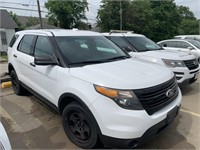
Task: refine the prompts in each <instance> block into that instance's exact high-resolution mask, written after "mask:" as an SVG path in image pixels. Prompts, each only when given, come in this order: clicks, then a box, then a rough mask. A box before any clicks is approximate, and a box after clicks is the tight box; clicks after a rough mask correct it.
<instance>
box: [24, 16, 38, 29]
mask: <svg viewBox="0 0 200 150" xmlns="http://www.w3.org/2000/svg"><path fill="white" fill-rule="evenodd" d="M37 24H39V19H37V18H35V17H29V18H28V22H27V23H26V27H30V26H33V25H37Z"/></svg>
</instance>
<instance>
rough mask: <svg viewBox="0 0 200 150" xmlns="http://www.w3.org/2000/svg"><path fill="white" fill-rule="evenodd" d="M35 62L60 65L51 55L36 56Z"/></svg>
mask: <svg viewBox="0 0 200 150" xmlns="http://www.w3.org/2000/svg"><path fill="white" fill-rule="evenodd" d="M34 63H35V64H36V65H42V66H45V65H58V62H57V60H55V59H52V58H51V57H50V56H39V57H38V56H37V57H35V58H34Z"/></svg>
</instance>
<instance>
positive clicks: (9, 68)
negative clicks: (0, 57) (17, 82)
mask: <svg viewBox="0 0 200 150" xmlns="http://www.w3.org/2000/svg"><path fill="white" fill-rule="evenodd" d="M11 70H14V71H15V68H14V67H13V65H12V64H11V63H9V64H8V73H9V74H10V72H11Z"/></svg>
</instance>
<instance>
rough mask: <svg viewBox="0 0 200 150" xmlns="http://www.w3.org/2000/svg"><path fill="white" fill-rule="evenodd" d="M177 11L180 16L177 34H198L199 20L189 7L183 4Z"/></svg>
mask: <svg viewBox="0 0 200 150" xmlns="http://www.w3.org/2000/svg"><path fill="white" fill-rule="evenodd" d="M178 11H179V14H180V16H181V23H180V25H179V28H178V34H179V35H184V34H199V22H198V20H197V19H196V18H195V16H194V14H193V13H192V12H191V11H190V9H189V8H188V7H185V6H179V7H178Z"/></svg>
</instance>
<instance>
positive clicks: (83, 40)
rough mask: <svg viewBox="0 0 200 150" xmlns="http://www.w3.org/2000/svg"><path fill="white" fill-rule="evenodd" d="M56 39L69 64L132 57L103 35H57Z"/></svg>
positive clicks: (84, 63) (83, 63) (101, 61)
mask: <svg viewBox="0 0 200 150" xmlns="http://www.w3.org/2000/svg"><path fill="white" fill-rule="evenodd" d="M56 41H57V43H58V46H59V47H60V49H61V51H62V53H63V55H64V57H65V59H67V60H68V64H69V65H73V64H79V63H80V64H81V63H82V65H86V64H93V63H103V62H108V61H116V60H120V59H125V58H129V57H130V56H129V55H128V54H126V53H125V52H123V51H122V50H121V49H120V48H119V47H117V46H116V45H115V44H114V43H112V42H111V41H110V40H108V39H106V38H105V37H103V36H70V37H69V36H66V37H63V36H62V37H56Z"/></svg>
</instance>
